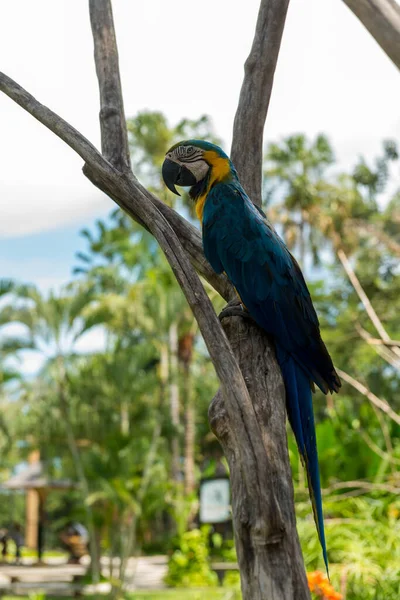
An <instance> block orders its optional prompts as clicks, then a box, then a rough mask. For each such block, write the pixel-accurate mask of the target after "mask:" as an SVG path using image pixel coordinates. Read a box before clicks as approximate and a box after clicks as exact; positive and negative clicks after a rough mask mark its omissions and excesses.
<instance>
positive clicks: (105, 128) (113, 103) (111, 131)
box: [89, 0, 130, 172]
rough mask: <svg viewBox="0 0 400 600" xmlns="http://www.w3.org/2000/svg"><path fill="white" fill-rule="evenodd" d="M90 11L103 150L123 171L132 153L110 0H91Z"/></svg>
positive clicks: (110, 160)
mask: <svg viewBox="0 0 400 600" xmlns="http://www.w3.org/2000/svg"><path fill="white" fill-rule="evenodd" d="M89 12H90V22H91V25H92V33H93V41H94V57H95V63H96V73H97V79H98V81H99V88H100V105H101V110H100V126H101V150H102V154H103V156H104V158H105V159H106V160H108V162H110V163H111V164H112V165H113V166H114V167H116V168H117V169H118V170H119V171H122V172H124V171H126V170H130V156H129V146H128V133H127V129H126V120H125V113H124V103H123V98H122V89H121V78H120V74H119V62H118V50H117V40H116V37H115V30H114V20H113V14H112V8H111V2H109V0H89Z"/></svg>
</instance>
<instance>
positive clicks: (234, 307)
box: [218, 298, 254, 321]
mask: <svg viewBox="0 0 400 600" xmlns="http://www.w3.org/2000/svg"><path fill="white" fill-rule="evenodd" d="M227 317H242V318H243V319H249V320H250V321H254V319H253V317H252V316H251V315H250V313H249V311H248V310H247V308H246V307H245V306H244V304H242V302H240V300H238V299H237V298H235V299H234V300H231V301H230V302H229V303H228V304H227V305H226V306H225V308H224V309H222V311H221V312H220V314H219V315H218V318H219V320H220V321H222V319H225V318H227Z"/></svg>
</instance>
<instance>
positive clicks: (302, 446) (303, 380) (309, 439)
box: [276, 344, 329, 576]
mask: <svg viewBox="0 0 400 600" xmlns="http://www.w3.org/2000/svg"><path fill="white" fill-rule="evenodd" d="M276 346H277V347H276V351H277V359H278V363H279V366H280V367H281V370H282V375H283V380H284V382H285V388H286V409H287V413H288V417H289V422H290V425H291V427H292V429H293V433H294V435H295V438H296V441H297V446H298V448H299V452H300V456H301V458H302V462H303V464H304V466H305V468H306V471H307V479H308V487H309V493H310V499H311V504H312V507H313V512H314V520H315V524H316V526H317V531H318V537H319V541H320V543H321V547H322V553H323V556H324V561H325V566H326V571H327V573H328V576H329V569H328V556H327V552H326V543H325V531H324V516H323V513H322V498H321V483H320V478H319V467H318V453H317V440H316V435H315V423H314V412H313V405H312V395H311V382H310V379H309V377H308V376H307V375H306V374H305V373H304V372H303V370H302V369H301V368H300V367H299V365H298V364H297V363H296V362H295V360H294V359H293V358H292V357H291V356H290V354H288V353H287V352H286V351H285V350H284V349H283V348H282V347H280V346H279V345H278V344H277V345H276Z"/></svg>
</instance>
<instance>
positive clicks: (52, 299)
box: [3, 284, 99, 582]
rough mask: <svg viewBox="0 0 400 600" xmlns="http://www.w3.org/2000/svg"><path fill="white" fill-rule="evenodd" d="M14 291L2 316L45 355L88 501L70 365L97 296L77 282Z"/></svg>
mask: <svg viewBox="0 0 400 600" xmlns="http://www.w3.org/2000/svg"><path fill="white" fill-rule="evenodd" d="M11 291H12V294H13V300H12V303H11V304H9V305H7V306H6V307H5V308H4V309H3V318H4V319H7V321H8V322H13V323H19V324H21V325H23V326H24V327H25V329H26V333H27V335H28V340H29V341H28V342H27V344H26V348H29V349H32V350H35V351H36V352H39V353H40V354H41V355H42V357H43V359H44V365H43V367H42V373H46V372H47V373H48V374H50V377H51V381H52V383H53V384H54V388H55V392H56V397H57V399H58V408H59V411H60V413H61V416H62V420H63V422H64V426H65V432H66V437H67V442H68V447H69V450H70V453H71V455H72V457H73V461H74V464H75V469H76V473H77V476H78V479H79V482H80V486H81V491H82V499H83V502H84V503H85V499H86V497H87V496H88V494H89V487H88V482H87V479H86V476H85V472H84V468H83V465H82V460H81V457H80V453H79V448H78V445H77V441H76V438H75V435H74V430H73V424H72V419H71V414H70V407H69V400H68V375H67V367H68V362H69V360H71V359H72V357H73V356H74V348H75V344H76V342H77V340H78V339H79V337H80V336H81V335H82V334H83V333H84V332H85V331H87V330H88V328H89V326H90V325H88V324H87V322H86V320H85V310H87V308H88V306H89V304H90V303H91V302H92V301H93V300H94V295H93V289H92V288H91V287H88V286H87V285H82V284H80V285H74V286H69V287H68V288H67V289H64V290H62V291H61V293H60V294H55V293H53V292H50V293H49V295H48V296H47V297H46V296H44V295H43V294H42V293H41V292H40V291H39V289H38V288H36V287H35V286H32V285H16V284H14V285H13V288H12V290H11ZM38 441H39V440H37V442H38ZM85 506H86V507H87V520H88V528H89V531H90V538H91V555H92V574H93V580H94V581H95V582H96V581H98V580H99V559H98V551H97V547H96V535H95V527H94V523H93V518H92V514H91V511H90V508H89V507H88V506H87V504H86V503H85Z"/></svg>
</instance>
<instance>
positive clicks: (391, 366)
mask: <svg viewBox="0 0 400 600" xmlns="http://www.w3.org/2000/svg"><path fill="white" fill-rule="evenodd" d="M128 128H129V141H130V145H131V152H132V162H133V164H134V168H135V172H136V173H137V174H138V175H139V177H140V179H141V180H142V181H143V183H144V184H145V185H147V186H148V187H149V188H150V189H151V190H152V191H153V192H154V193H156V194H157V195H158V196H159V197H160V198H161V199H162V200H164V201H165V202H167V203H168V204H170V205H171V206H172V205H173V206H174V207H175V208H176V209H177V210H179V211H180V212H181V213H182V214H183V215H184V216H186V217H189V218H191V210H192V206H191V203H190V202H189V201H188V198H187V197H185V196H183V198H182V199H181V200H176V199H175V198H173V197H172V195H171V194H170V193H169V192H168V191H167V190H166V189H165V186H164V185H163V183H162V179H161V175H160V166H161V163H162V161H163V158H164V154H165V151H166V150H167V149H168V147H169V146H171V145H172V144H173V143H175V142H176V141H178V140H180V139H184V138H192V137H195V138H202V139H204V138H207V139H210V140H212V141H215V142H217V143H218V139H217V138H216V135H215V132H214V130H213V126H212V122H211V120H210V118H209V117H207V116H202V117H200V118H199V119H194V120H189V119H182V120H181V121H180V122H179V123H177V124H175V125H173V126H171V125H170V124H169V123H168V121H167V120H166V118H165V116H164V115H163V114H162V113H159V112H149V111H144V112H141V113H139V114H138V115H136V116H135V117H134V118H132V119H130V120H129V122H128ZM398 160H399V156H398V150H397V147H396V144H395V143H394V142H390V141H387V142H385V143H384V144H383V148H382V151H381V153H380V156H378V158H377V159H376V160H375V161H372V162H367V161H366V160H364V159H363V158H362V157H361V158H359V159H358V160H357V161H356V164H355V165H354V167H353V168H352V169H350V170H349V172H346V173H340V172H338V170H337V168H336V166H335V158H334V152H333V148H332V146H331V144H330V142H329V140H328V139H327V138H326V136H324V135H319V136H316V137H315V139H313V140H309V139H307V137H306V136H305V135H303V134H294V135H292V136H288V137H287V138H285V139H283V140H280V141H279V142H277V143H272V144H270V145H269V146H268V147H267V149H266V154H265V163H264V174H265V185H264V201H265V202H264V203H265V205H266V210H267V213H268V215H269V217H270V219H271V221H272V222H273V223H274V225H275V226H276V227H277V229H278V231H279V232H280V233H281V234H282V235H283V236H284V237H285V240H286V242H287V244H288V245H289V247H290V248H291V250H292V251H293V253H294V254H295V255H296V257H297V258H299V259H300V262H301V263H302V267H303V269H304V270H305V274H306V278H307V281H308V282H309V287H310V291H311V294H312V297H313V301H314V303H315V305H316V308H317V311H318V315H319V318H320V323H321V332H322V337H323V339H324V340H325V341H326V344H327V347H328V349H329V352H330V353H331V355H332V357H333V359H334V362H335V364H336V365H337V366H338V367H339V368H341V369H342V370H344V371H345V372H347V373H348V374H350V375H351V376H352V377H354V378H356V379H357V381H359V382H360V383H361V384H363V385H365V386H366V387H367V388H368V389H369V390H370V391H371V392H373V393H374V394H376V396H378V397H379V398H380V399H381V400H382V401H384V402H387V403H388V405H389V406H390V407H391V408H392V409H393V411H395V412H397V413H399V412H400V380H399V377H398V368H396V364H398V358H397V363H396V361H394V362H393V361H392V362H388V361H387V353H386V355H385V352H384V353H383V354H382V352H380V353H379V348H378V346H377V345H375V346H374V345H371V344H368V343H367V342H366V341H365V339H364V338H365V335H367V337H368V336H369V337H372V338H376V337H378V334H377V332H376V331H375V328H374V326H373V325H372V323H371V321H370V319H369V318H368V316H367V314H366V311H365V308H364V306H363V305H362V303H360V300H359V297H358V295H357V294H356V293H355V290H354V288H353V286H352V284H351V283H350V281H349V279H348V277H347V275H346V273H345V272H344V270H343V267H342V264H341V263H340V261H339V260H338V257H337V253H338V250H343V251H345V252H346V254H347V256H348V258H349V260H350V262H351V264H352V266H353V268H354V270H355V272H356V274H357V277H358V279H359V281H360V283H361V285H362V287H363V289H364V290H365V292H366V294H367V296H368V298H369V300H370V302H371V304H372V305H373V307H374V309H375V310H376V312H377V314H378V315H379V317H380V319H381V321H382V323H383V325H384V327H385V329H386V330H387V332H388V334H389V335H390V336H391V337H392V338H393V339H398V337H399V336H398V332H399V331H400V278H399V257H400V192H399V191H396V190H395V189H394V188H395V186H394V182H393V178H392V174H393V172H394V169H395V168H397V167H398V164H399V163H398ZM82 237H83V239H84V240H85V242H86V249H85V251H84V252H80V253H79V254H77V257H76V268H75V272H74V280H73V282H72V283H71V284H70V285H69V286H66V287H65V288H63V289H61V290H60V291H59V292H58V293H56V292H50V293H48V294H43V293H42V292H41V291H40V290H38V289H36V288H35V287H33V286H31V285H29V284H26V283H23V284H17V283H16V282H12V281H9V280H4V281H0V296H1V304H0V328H1V333H2V335H1V339H0V452H1V455H2V466H1V471H0V478H1V481H4V480H5V479H7V478H8V477H9V476H10V475H11V473H12V469H13V467H14V466H15V465H17V464H19V463H21V461H23V460H25V459H26V458H27V455H28V453H29V452H30V451H31V450H33V449H37V448H38V449H40V451H41V455H42V458H43V460H44V461H45V463H46V466H47V470H48V475H49V476H51V477H54V478H60V479H71V480H73V481H75V482H76V481H78V480H79V482H80V485H82V481H85V482H86V484H87V490H88V493H87V494H86V496H85V501H83V500H82V494H80V491H79V490H80V488H79V487H77V488H75V489H73V490H69V491H68V492H66V493H62V492H59V493H57V494H49V496H48V499H47V505H46V509H47V513H48V522H49V530H48V532H47V533H46V540H47V542H48V544H49V546H52V547H55V546H57V543H58V530H59V529H60V528H61V527H63V526H64V525H65V524H66V522H67V521H69V520H71V519H76V520H78V521H83V522H86V520H87V518H88V516H87V515H88V512H87V509H89V513H90V514H91V515H92V518H93V521H94V526H95V530H96V535H98V536H99V538H100V540H101V549H102V552H103V553H108V554H109V555H115V554H120V555H123V553H124V552H125V549H126V548H128V546H129V544H128V541H129V539H130V536H131V537H132V539H131V542H132V543H131V546H129V548H130V550H129V551H130V552H131V553H135V552H139V551H140V550H141V549H142V548H147V549H148V548H151V549H157V551H158V552H160V553H161V552H165V551H166V550H167V548H168V547H170V545H171V539H173V538H174V536H176V535H178V540H179V543H178V547H177V548H176V550H175V552H174V553H173V555H172V556H171V560H170V565H169V573H168V582H169V584H170V585H179V586H185V585H187V586H189V585H190V586H194V585H196V586H197V585H198V586H203V585H208V586H212V585H214V583H215V574H214V573H213V572H212V570H211V569H210V556H209V548H208V533H206V532H205V530H201V531H199V530H193V531H189V532H187V531H186V530H187V529H188V528H190V525H191V523H192V521H193V518H194V515H195V511H196V506H197V490H196V489H195V490H194V491H184V490H185V482H184V478H185V472H184V467H185V464H184V457H185V455H186V450H187V448H186V446H185V445H186V443H187V439H186V436H185V433H186V432H187V430H188V423H187V419H188V414H189V411H187V408H188V405H189V399H191V403H192V404H191V405H192V407H194V408H193V412H192V423H191V426H193V428H194V431H195V440H194V442H193V444H192V447H191V448H190V450H191V451H192V452H193V454H194V458H195V469H194V479H195V480H196V479H198V478H199V475H200V474H201V473H203V474H209V475H210V474H212V473H214V472H215V471H216V469H217V468H218V469H219V468H220V467H221V465H222V464H224V460H223V459H222V456H221V449H220V446H219V444H218V442H217V441H216V439H215V437H214V436H213V435H212V434H211V433H210V431H209V425H208V419H207V409H208V405H209V401H210V398H211V397H212V396H213V395H214V393H215V392H216V390H217V387H218V382H217V379H216V376H215V373H214V370H213V367H212V365H211V363H210V361H209V358H208V354H207V351H206V349H205V347H204V343H203V342H202V340H201V337H200V336H199V332H198V329H197V326H196V323H195V321H194V319H193V316H192V315H191V313H190V311H189V310H188V308H187V304H186V302H185V299H184V297H183V295H182V293H181V291H180V288H179V286H178V285H177V283H176V281H175V279H174V278H173V276H172V274H171V272H170V269H169V267H168V264H167V262H166V260H165V258H164V256H163V254H162V252H161V251H160V249H159V248H158V246H157V244H156V242H155V241H154V239H153V238H152V237H151V236H150V234H149V233H147V232H145V231H143V230H142V229H141V228H140V227H139V226H138V225H136V224H135V223H132V221H131V220H130V219H128V218H127V217H126V215H124V214H123V213H122V212H121V211H120V210H116V211H114V212H113V213H112V214H111V215H110V217H109V218H108V219H104V220H98V221H97V222H96V223H94V224H93V226H92V227H90V228H88V229H85V230H84V231H83V232H82ZM207 291H208V292H209V293H210V296H211V297H212V300H213V302H214V304H215V307H216V310H217V311H219V310H220V308H221V307H222V301H221V299H219V298H216V294H213V292H212V290H210V289H209V286H208V287H207ZM9 324H12V326H13V328H15V327H18V328H19V329H18V331H20V332H21V335H14V334H13V335H11V334H10V335H8V330H7V328H8V326H9ZM17 324H18V325H17ZM89 330H93V331H98V332H101V333H102V335H103V337H104V340H105V342H104V345H103V347H102V348H101V349H99V350H96V351H86V352H78V349H79V345H78V343H79V340H81V339H83V336H84V335H85V333H86V332H88V331H89ZM361 330H362V331H364V334H363V335H364V337H363V336H362V335H361V334H360V331H361ZM11 331H12V332H13V330H11ZM171 331H176V332H177V335H178V351H177V350H176V348H174V347H173V344H172V342H171ZM188 339H189V340H191V343H190V344H189V345H190V348H189V354H187V352H186V355H185V352H184V343H183V342H184V341H185V340H188ZM182 348H183V350H182ZM21 349H24V350H25V351H29V352H33V351H35V352H38V353H40V354H41V356H42V359H43V368H42V369H40V371H39V372H38V373H37V375H36V376H34V377H29V378H24V377H22V376H21V374H20V372H19V365H18V361H16V360H15V357H17V356H18V355H19V354H20V353H21ZM392 354H393V353H392ZM188 356H189V358H188ZM385 356H386V358H385ZM391 356H392V355H391ZM392 358H393V356H392ZM173 390H175V391H176V390H177V391H178V404H179V407H178V408H179V411H178V412H179V423H178V424H174V425H173V424H172V422H171V398H172V397H173ZM314 408H315V416H316V422H317V438H318V448H319V461H320V470H321V480H322V487H323V488H324V489H325V496H324V498H325V502H324V504H325V514H326V517H327V519H326V520H327V525H326V528H327V538H328V550H329V558H330V562H331V572H332V578H333V581H334V583H335V587H336V589H340V586H342V587H343V586H345V587H346V594H347V595H346V598H347V600H369V599H371V600H372V599H378V600H379V599H380V598H382V599H383V598H384V599H385V600H391V599H392V598H398V597H399V589H398V585H399V584H398V581H399V579H400V574H399V572H398V566H397V565H398V564H400V557H399V555H398V554H399V553H398V544H396V540H397V539H398V537H399V534H400V531H399V520H398V512H397V511H398V510H399V508H400V507H399V506H398V500H397V496H398V490H399V488H400V485H399V480H398V471H399V465H400V426H399V425H398V424H397V423H395V422H394V421H392V420H390V419H389V418H388V417H387V415H386V414H385V413H383V412H381V411H379V410H378V409H377V408H376V407H374V406H372V405H371V403H370V402H369V401H368V400H367V399H366V397H365V396H363V395H362V394H360V393H359V392H358V391H356V390H355V389H354V388H353V387H351V386H350V385H349V384H347V383H344V385H343V387H342V390H341V392H340V394H339V395H335V396H334V397H333V398H332V397H328V398H326V397H324V396H323V395H322V394H321V393H319V392H317V393H316V394H315V396H314ZM74 448H75V450H76V452H75V454H74V452H73V450H74ZM173 448H178V462H179V473H178V476H176V474H175V476H174V477H173V476H172V465H173V458H174V456H173V452H174V451H173ZM289 454H290V459H291V464H292V470H293V476H294V481H295V496H296V503H297V507H298V516H299V521H298V523H299V533H300V539H301V543H302V547H303V550H304V555H305V559H306V564H307V568H308V569H309V570H314V569H316V568H321V567H322V565H321V556H320V548H319V544H318V540H317V535H316V532H315V526H314V523H313V519H312V516H311V511H310V505H309V501H308V497H307V490H306V489H305V482H304V473H303V469H302V467H301V466H300V465H299V459H298V453H297V449H296V446H295V443H294V440H293V437H292V436H291V434H289ZM82 474H83V477H82ZM12 498H13V501H12V502H11V501H10V496H9V495H8V494H1V495H0V512H1V515H2V518H1V520H0V526H1V525H6V524H7V523H8V522H9V521H10V520H19V521H23V518H24V512H23V510H24V506H23V497H22V495H20V494H16V495H14V496H13V497H12ZM212 541H213V545H212V546H213V547H212V554H213V555H215V556H217V557H218V560H221V559H223V560H227V561H229V562H233V561H235V560H236V556H235V550H234V547H233V542H232V541H231V542H230V543H229V541H223V540H222V538H220V537H218V535H217V534H214V535H213V536H212ZM129 548H128V549H129ZM237 577H238V576H237V573H234V572H228V573H227V574H226V576H225V582H226V584H228V585H229V586H230V585H235V586H236V587H237V583H238V581H237ZM114 578H115V574H114ZM339 584H340V585H339ZM230 593H231V591H230V590H228V589H226V590H225V591H224V590H222V591H221V594H219V591H215V590H212V591H211V589H210V591H209V592H208V591H202V592H200V591H199V592H197V591H193V595H192V592H191V591H189V590H185V591H183V590H182V598H185V599H186V598H187V599H190V598H192V597H193V598H198V599H200V598H219V597H221V598H225V600H228V598H229V595H227V594H230ZM233 593H234V592H232V594H233ZM180 594H181V590H177V591H176V592H175V591H172V592H165V594H163V595H160V596H158V595H154V596H152V595H151V594H150V595H147V594H141V595H138V596H137V598H139V597H147V598H152V597H153V598H156V597H164V596H165V597H166V598H167V597H171V598H172V597H173V598H175V599H178V598H179V597H180ZM224 594H225V595H224ZM233 597H234V596H232V598H233Z"/></svg>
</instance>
